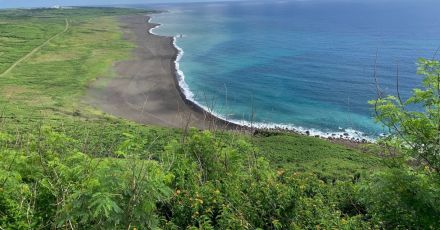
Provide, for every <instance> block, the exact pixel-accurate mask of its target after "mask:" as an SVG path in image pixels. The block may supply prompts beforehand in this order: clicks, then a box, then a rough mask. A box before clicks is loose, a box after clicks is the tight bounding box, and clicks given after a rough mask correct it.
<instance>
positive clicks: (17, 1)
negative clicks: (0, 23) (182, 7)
mask: <svg viewBox="0 0 440 230" xmlns="http://www.w3.org/2000/svg"><path fill="white" fill-rule="evenodd" d="M195 1H197V2H202V1H203V2H214V1H219V0H0V8H18V7H50V6H56V5H60V6H91V5H122V4H124V5H125V4H148V3H167V2H195Z"/></svg>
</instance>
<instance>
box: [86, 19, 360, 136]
mask: <svg viewBox="0 0 440 230" xmlns="http://www.w3.org/2000/svg"><path fill="white" fill-rule="evenodd" d="M119 20H120V24H121V28H122V30H123V33H124V39H126V40H128V41H130V42H131V43H133V44H135V46H136V47H135V48H134V49H133V51H132V55H131V57H130V58H129V59H128V60H124V61H120V62H116V63H114V66H113V68H114V71H115V72H116V77H114V78H110V79H109V78H101V79H99V78H98V80H97V81H96V82H94V83H93V84H92V85H91V86H90V87H89V89H88V92H87V103H89V104H91V105H92V106H94V107H96V108H98V109H99V110H101V111H103V112H105V113H107V114H110V115H113V116H116V117H122V118H125V119H128V120H131V121H134V122H138V123H142V124H151V125H158V126H164V127H171V128H188V127H196V128H198V129H219V128H220V129H228V130H241V131H247V132H249V131H250V132H254V129H255V128H257V129H260V132H259V133H261V132H266V131H269V132H292V133H297V134H303V135H311V136H316V137H321V138H324V139H327V138H328V139H331V140H340V141H342V142H348V143H351V142H363V141H364V140H362V138H359V137H358V138H356V137H355V138H353V137H351V136H344V135H342V133H339V134H328V135H327V136H320V135H316V134H313V133H310V131H309V130H304V131H302V132H301V131H298V130H296V129H288V128H286V127H282V126H280V127H278V126H274V127H271V128H269V127H264V126H263V127H259V126H258V125H257V126H253V127H250V126H247V125H240V124H236V123H232V122H229V121H227V120H224V119H222V118H220V117H217V116H215V115H214V114H212V113H210V112H208V111H206V110H205V109H204V108H202V107H200V106H199V105H197V104H196V103H195V102H193V101H191V100H189V99H187V98H186V95H185V94H184V92H183V89H181V88H180V85H179V81H178V78H179V77H180V76H179V75H178V74H177V70H176V63H175V62H176V59H177V58H178V54H179V50H178V49H177V48H176V46H175V45H174V38H173V37H166V36H159V35H155V34H152V33H151V32H150V31H151V29H152V28H155V27H157V26H159V25H158V24H155V23H150V17H149V16H146V15H130V16H123V17H120V18H119Z"/></svg>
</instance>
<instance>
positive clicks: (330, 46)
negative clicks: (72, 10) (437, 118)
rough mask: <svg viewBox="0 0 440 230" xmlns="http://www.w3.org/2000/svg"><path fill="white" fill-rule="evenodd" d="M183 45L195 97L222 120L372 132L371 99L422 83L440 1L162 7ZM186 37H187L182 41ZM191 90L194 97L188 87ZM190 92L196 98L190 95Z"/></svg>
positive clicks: (438, 39) (168, 28) (439, 20)
mask: <svg viewBox="0 0 440 230" xmlns="http://www.w3.org/2000/svg"><path fill="white" fill-rule="evenodd" d="M156 7H157V8H163V9H167V10H169V11H170V12H169V13H164V14H160V15H155V16H154V17H153V19H152V21H153V22H158V23H161V24H162V26H161V27H159V28H156V29H154V33H157V34H161V35H169V36H170V35H172V36H176V35H178V37H177V38H176V40H177V41H176V44H177V45H178V46H179V47H180V48H181V49H182V50H183V51H184V55H183V57H182V59H181V60H180V62H179V63H180V70H181V71H182V72H183V74H184V76H185V78H184V80H185V83H186V84H187V87H188V89H189V90H190V91H191V92H192V96H193V99H194V100H195V101H197V102H198V103H200V104H201V105H203V106H205V107H208V108H210V109H212V110H213V111H214V112H215V113H217V114H219V115H221V116H223V117H224V118H227V119H230V120H235V121H247V122H250V121H253V122H258V123H265V124H272V125H273V124H282V125H284V126H289V127H296V128H299V129H303V130H313V131H315V132H318V131H320V132H322V133H324V134H325V133H335V132H347V131H348V132H353V131H354V130H357V131H361V132H363V133H364V134H365V135H368V136H369V137H375V136H377V135H379V134H380V133H383V132H384V130H383V129H382V128H381V126H380V125H378V124H375V123H374V120H373V118H372V116H373V110H372V108H371V106H369V105H368V101H369V100H371V99H374V98H375V95H376V92H375V85H374V79H373V69H374V68H373V66H374V62H375V56H376V52H377V54H378V58H377V63H378V67H377V71H378V78H379V82H380V86H381V88H382V89H383V90H385V91H386V92H388V93H395V88H396V84H395V80H396V66H397V64H399V66H400V86H401V93H402V94H403V97H408V95H409V93H410V92H411V89H412V88H414V87H420V83H419V82H420V80H421V77H420V76H418V75H416V67H417V66H416V62H417V59H418V58H419V57H426V58H430V57H432V56H433V54H434V53H435V50H436V49H437V48H438V47H439V46H440V13H439V12H440V1H428V0H426V1H425V0H417V1H415V0H414V1H389V0H388V1H371V0H369V1H367V0H365V1H362V0H360V1H333V0H327V1H314V0H309V1H293V2H291V1H270V2H238V3H237V2H233V3H231V2H229V3H199V4H183V5H160V6H156ZM180 35H183V37H181V36H180ZM189 94H191V93H189ZM190 96H191V95H190Z"/></svg>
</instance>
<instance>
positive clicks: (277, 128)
mask: <svg viewBox="0 0 440 230" xmlns="http://www.w3.org/2000/svg"><path fill="white" fill-rule="evenodd" d="M151 19H152V17H151V16H149V15H148V16H147V23H149V24H151V25H153V27H152V28H151V29H149V30H148V33H149V34H151V35H154V36H159V37H164V38H172V45H173V47H174V49H175V51H176V52H177V55H176V56H175V58H174V66H173V68H174V72H175V75H176V76H175V81H176V86H177V90H178V91H179V94H180V96H181V97H182V99H183V100H184V101H185V103H186V104H188V105H189V106H191V107H192V108H193V109H194V110H196V111H198V112H202V113H205V114H208V115H209V116H210V117H212V119H216V120H218V121H220V123H222V124H226V125H227V126H229V127H232V128H233V129H235V130H238V129H240V130H247V131H250V132H252V133H260V134H261V133H265V132H286V133H295V134H299V135H306V136H313V137H316V138H321V139H327V140H330V141H334V142H340V143H372V142H374V141H375V140H374V139H371V138H369V137H366V136H364V135H362V133H361V132H359V131H356V130H351V129H349V130H344V131H343V132H328V133H324V132H321V131H317V130H313V129H306V128H302V127H293V128H292V126H290V125H283V124H265V123H259V122H255V123H251V122H246V121H235V120H228V119H227V118H224V117H222V116H221V115H219V114H215V113H213V112H210V111H209V110H208V109H207V108H205V107H204V106H202V105H200V104H199V103H198V102H197V101H195V99H194V98H192V96H188V95H192V92H191V91H190V90H189V88H188V86H187V85H186V83H185V79H184V78H185V76H184V74H183V72H182V71H181V70H180V69H179V61H180V59H181V57H182V56H183V54H184V51H183V49H182V48H180V47H179V46H178V45H177V44H176V39H177V38H176V37H171V36H163V35H159V34H155V33H154V32H153V30H154V29H155V28H158V27H160V26H161V24H158V23H154V22H151ZM182 84H185V86H186V87H185V86H182Z"/></svg>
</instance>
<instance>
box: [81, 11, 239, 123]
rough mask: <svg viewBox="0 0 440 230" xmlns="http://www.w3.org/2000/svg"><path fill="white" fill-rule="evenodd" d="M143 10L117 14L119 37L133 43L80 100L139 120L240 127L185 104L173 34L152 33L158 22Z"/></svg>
mask: <svg viewBox="0 0 440 230" xmlns="http://www.w3.org/2000/svg"><path fill="white" fill-rule="evenodd" d="M149 20H150V17H149V16H146V15H127V16H122V17H119V23H120V26H121V29H122V30H123V38H124V39H125V40H128V41H129V42H130V43H132V44H134V45H135V48H134V49H133V50H132V55H130V58H129V59H128V60H124V61H120V62H116V63H114V65H113V68H114V70H115V72H116V77H114V78H111V79H109V78H98V80H97V81H95V82H94V83H93V84H92V85H91V86H90V87H89V89H88V90H87V97H86V102H87V103H88V104H91V105H92V106H94V107H96V108H98V109H99V110H101V111H103V112H105V113H107V114H110V115H113V116H116V117H122V118H125V119H128V120H132V121H134V122H138V123H142V124H152V125H159V126H164V127H170V128H187V127H196V128H198V129H218V128H227V129H241V128H242V127H241V126H236V125H234V124H232V123H230V122H227V121H225V120H221V119H218V118H217V117H215V116H213V115H212V114H210V113H207V112H206V111H205V110H203V108H201V107H200V106H197V105H196V104H195V103H191V101H190V100H187V98H186V96H185V95H184V94H183V92H182V90H181V89H180V85H179V81H178V78H177V75H176V73H177V68H176V61H177V58H178V54H179V50H178V49H177V48H176V47H175V46H174V44H173V43H174V38H172V37H166V36H158V35H154V34H152V33H150V32H151V29H153V28H155V27H157V26H159V25H158V24H155V23H150V22H149Z"/></svg>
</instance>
